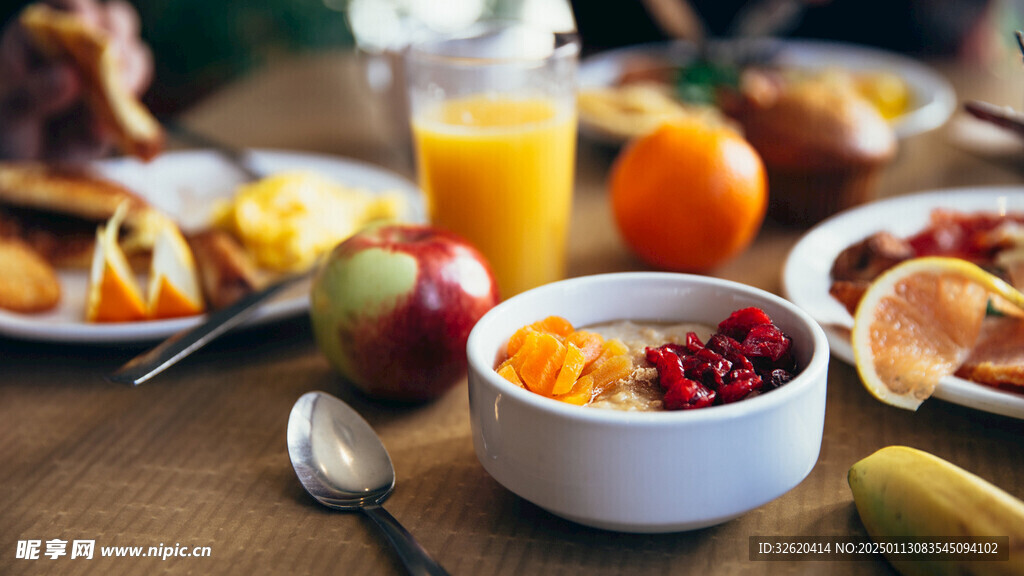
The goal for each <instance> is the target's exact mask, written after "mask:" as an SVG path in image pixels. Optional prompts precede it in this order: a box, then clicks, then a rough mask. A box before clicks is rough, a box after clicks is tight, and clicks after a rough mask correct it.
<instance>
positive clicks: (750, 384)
mask: <svg viewBox="0 0 1024 576" xmlns="http://www.w3.org/2000/svg"><path fill="white" fill-rule="evenodd" d="M762 385H763V382H762V380H761V377H760V376H758V375H757V373H755V372H754V371H753V370H733V371H732V372H730V373H729V375H728V378H727V382H726V383H725V384H723V385H722V386H721V387H720V388H719V389H718V397H719V399H721V401H722V404H729V403H732V402H736V401H738V400H742V399H744V398H746V397H747V396H749V395H750V393H751V392H754V391H755V390H760V389H761V387H762Z"/></svg>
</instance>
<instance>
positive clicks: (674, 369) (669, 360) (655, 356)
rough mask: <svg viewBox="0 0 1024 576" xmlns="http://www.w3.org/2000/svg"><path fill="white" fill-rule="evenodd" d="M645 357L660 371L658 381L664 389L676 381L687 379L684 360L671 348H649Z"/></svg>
mask: <svg viewBox="0 0 1024 576" xmlns="http://www.w3.org/2000/svg"><path fill="white" fill-rule="evenodd" d="M645 355H646V356H647V361H648V362H650V363H651V364H654V367H655V368H657V369H658V379H659V381H660V382H661V386H662V388H665V389H668V386H669V384H671V383H672V382H673V381H676V380H682V379H684V378H686V376H685V375H684V374H683V359H682V358H680V357H679V355H677V354H676V353H675V352H673V351H672V349H671V348H668V347H667V345H666V346H661V347H658V348H647V350H646V352H645Z"/></svg>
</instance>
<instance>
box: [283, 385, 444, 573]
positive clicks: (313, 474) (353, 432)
mask: <svg viewBox="0 0 1024 576" xmlns="http://www.w3.org/2000/svg"><path fill="white" fill-rule="evenodd" d="M288 456H289V457H290V458H291V461H292V467H293V468H294V469H295V474H296V475H297V476H298V477H299V482H300V483H302V486H303V487H304V488H305V489H306V492H308V493H309V495H310V496H312V497H313V498H315V499H316V501H317V502H320V503H321V504H323V505H324V506H326V507H328V508H332V509H335V510H359V511H362V512H363V513H365V514H366V515H367V516H369V517H370V518H371V519H372V520H373V521H374V523H375V524H376V525H377V527H378V528H380V529H381V531H383V533H384V535H385V537H387V539H388V541H389V542H390V543H391V544H392V546H394V548H395V551H396V552H397V553H398V555H399V557H400V558H401V560H402V563H403V564H405V567H406V568H407V569H408V570H409V573H410V574H434V575H443V574H447V572H446V571H445V570H444V568H442V567H441V566H440V565H439V564H438V563H437V562H435V561H434V560H433V559H432V558H431V557H430V555H429V554H428V553H427V551H426V550H425V549H424V548H423V547H422V546H420V545H419V543H417V542H416V540H415V539H414V538H413V537H412V535H411V534H410V533H409V532H408V531H407V530H406V529H405V528H403V527H402V526H401V524H399V523H398V521H397V520H395V518H394V517H393V516H391V514H389V513H388V512H387V511H386V510H384V508H382V507H381V504H382V503H383V502H384V500H386V499H387V497H388V496H390V495H391V492H392V490H394V487H395V469H394V466H393V465H392V463H391V457H390V456H389V455H388V451H387V448H385V447H384V443H383V442H381V440H380V437H379V436H377V434H376V433H375V432H374V431H373V428H372V427H370V425H369V424H368V423H367V422H366V420H364V419H363V418H362V416H360V415H359V413H358V412H356V411H355V410H353V409H352V408H351V407H350V406H349V405H348V404H345V403H344V402H342V401H341V400H339V399H337V398H335V397H334V396H331V395H330V394H327V393H326V392H307V393H306V394H303V395H302V396H301V397H300V398H299V399H298V401H296V402H295V405H294V406H293V407H292V411H291V414H290V415H289V417H288Z"/></svg>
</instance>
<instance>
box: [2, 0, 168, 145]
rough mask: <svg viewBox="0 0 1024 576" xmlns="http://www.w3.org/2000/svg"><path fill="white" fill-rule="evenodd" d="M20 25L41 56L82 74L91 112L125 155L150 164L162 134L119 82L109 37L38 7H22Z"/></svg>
mask: <svg viewBox="0 0 1024 576" xmlns="http://www.w3.org/2000/svg"><path fill="white" fill-rule="evenodd" d="M20 22H21V25H22V26H23V27H24V28H25V29H26V30H27V31H28V33H29V35H30V37H31V38H32V40H33V42H34V43H35V44H36V45H37V47H38V48H39V49H40V50H41V51H42V52H43V53H45V54H47V55H49V56H51V57H55V58H63V59H67V60H69V61H70V62H72V63H73V64H74V66H75V68H76V69H78V71H79V72H80V73H81V75H82V78H83V81H84V84H85V88H86V93H87V99H88V103H89V107H90V109H91V110H92V111H93V113H94V114H96V116H97V117H98V118H99V120H100V122H102V123H103V125H104V126H106V127H107V128H108V129H110V130H111V131H112V132H113V133H114V134H115V135H116V136H117V140H118V147H119V148H120V149H121V151H122V152H124V153H125V154H129V155H132V156H137V157H139V158H141V159H143V160H150V159H152V158H153V157H155V156H156V155H158V154H159V153H160V152H161V151H162V150H163V146H164V131H163V127H161V126H160V123H159V122H158V121H157V120H156V118H154V117H153V115H152V114H151V113H150V112H149V110H148V109H147V108H146V107H145V106H144V105H143V104H142V102H140V101H139V99H138V98H136V97H135V95H134V94H132V93H131V92H130V91H128V89H126V88H125V87H124V84H123V83H122V82H121V76H120V73H119V69H118V61H117V52H116V50H115V48H114V45H113V43H112V42H111V41H110V38H109V37H108V36H107V34H106V33H104V32H103V31H101V30H97V29H95V28H94V27H92V26H89V25H88V24H86V23H85V22H84V21H83V20H82V19H81V18H80V17H78V16H77V15H75V14H73V13H70V12H65V11H62V10H56V9H53V8H50V7H49V6H46V5H43V4H31V5H29V6H27V7H26V8H25V9H24V10H23V11H22V12H21V16H20Z"/></svg>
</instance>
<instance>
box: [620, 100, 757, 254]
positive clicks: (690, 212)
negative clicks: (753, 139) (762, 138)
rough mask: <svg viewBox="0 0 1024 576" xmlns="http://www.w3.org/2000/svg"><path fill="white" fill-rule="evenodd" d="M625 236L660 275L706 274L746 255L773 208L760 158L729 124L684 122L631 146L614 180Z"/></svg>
mask: <svg viewBox="0 0 1024 576" xmlns="http://www.w3.org/2000/svg"><path fill="white" fill-rule="evenodd" d="M609 185H610V193H611V202H612V213H613V215H614V216H615V222H616V224H617V225H618V228H619V232H620V233H621V235H622V237H623V239H624V240H625V241H626V243H627V244H628V245H629V246H630V248H631V249H632V250H633V251H634V252H635V253H636V254H637V256H639V257H640V258H641V259H642V260H644V261H645V262H647V263H648V264H650V265H652V266H655V267H657V268H661V269H665V270H674V271H680V272H700V271H704V270H707V269H710V268H713V267H715V266H717V265H719V264H722V263H723V262H725V261H727V260H729V259H730V258H732V257H734V256H736V255H738V254H739V253H740V252H742V251H743V250H744V249H745V248H746V247H747V246H749V245H750V243H751V242H752V241H753V239H754V237H755V236H756V235H757V233H758V231H759V230H760V229H761V224H762V222H763V221H764V215H765V209H766V208H767V205H768V188H767V179H766V176H765V171H764V164H763V163H762V162H761V157H760V156H759V155H758V153H757V152H756V151H755V150H754V148H753V147H751V146H750V144H748V143H747V141H746V140H744V139H743V137H742V136H741V135H740V134H739V133H737V132H736V131H734V130H733V129H732V128H731V127H729V126H728V125H726V124H720V123H713V122H709V121H706V120H697V119H680V120H677V121H672V122H668V123H666V124H663V125H662V126H661V127H659V128H658V129H656V130H655V131H653V132H651V133H649V134H647V135H645V136H641V137H639V138H637V139H635V140H634V141H632V142H631V143H630V144H628V145H627V146H626V147H625V148H624V149H623V150H622V151H621V152H620V153H619V156H618V157H617V158H616V159H615V162H614V164H613V165H612V169H611V174H610V183H609Z"/></svg>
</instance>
